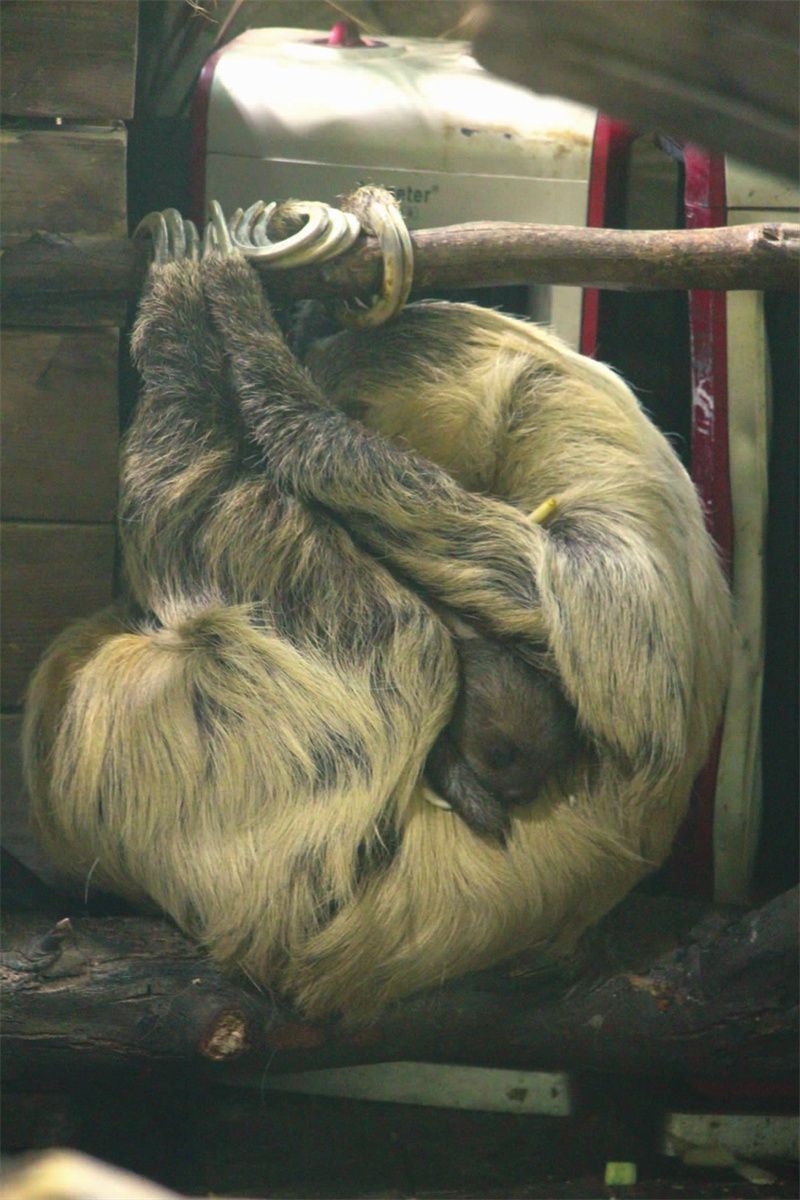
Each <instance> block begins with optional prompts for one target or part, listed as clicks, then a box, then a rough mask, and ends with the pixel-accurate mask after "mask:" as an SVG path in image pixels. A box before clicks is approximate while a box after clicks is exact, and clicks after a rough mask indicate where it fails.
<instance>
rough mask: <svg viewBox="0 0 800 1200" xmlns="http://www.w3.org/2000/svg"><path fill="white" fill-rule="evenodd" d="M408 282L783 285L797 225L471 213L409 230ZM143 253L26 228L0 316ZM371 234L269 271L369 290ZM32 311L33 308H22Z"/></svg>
mask: <svg viewBox="0 0 800 1200" xmlns="http://www.w3.org/2000/svg"><path fill="white" fill-rule="evenodd" d="M411 240H412V242H413V245H414V290H415V291H416V292H419V291H428V290H430V289H433V288H436V289H439V290H446V289H450V288H470V287H489V286H499V285H502V284H524V283H540V284H567V285H573V286H576V287H578V286H581V287H600V288H613V289H627V290H633V291H659V290H672V289H685V288H708V289H712V290H735V289H756V290H760V289H780V290H787V289H794V288H796V287H797V283H798V270H799V268H800V225H789V224H761V225H739V226H731V227H729V228H719V229H695V230H643V231H641V230H636V231H633V230H624V229H582V228H579V227H574V226H559V225H530V224H512V223H509V222H503V221H482V222H477V223H474V224H470V225H449V226H444V227H443V228H440V229H422V230H417V231H416V232H414V233H412V235H411ZM146 264H147V252H146V249H145V248H144V247H142V246H137V245H135V244H134V243H133V242H131V241H128V240H127V239H120V238H107V237H86V236H79V235H76V236H72V235H69V236H67V235H61V234H44V233H39V234H35V235H34V236H32V237H29V238H26V239H24V240H21V241H20V240H16V241H14V242H12V243H11V244H8V245H6V246H5V248H4V249H3V272H2V279H1V280H0V297H2V301H3V304H4V306H5V309H6V320H7V321H8V322H9V323H14V322H17V323H18V322H19V321H20V320H22V319H26V320H35V314H36V312H39V311H46V309H47V307H48V306H50V307H51V308H53V307H55V308H58V307H59V306H60V307H62V308H63V307H64V304H65V301H68V302H69V304H72V305H74V304H76V303H77V304H80V305H84V306H90V307H91V306H92V305H94V310H93V311H94V312H95V315H96V311H97V307H98V306H101V307H102V305H103V304H108V305H116V306H117V307H118V303H119V301H120V300H121V299H125V298H127V299H134V298H135V297H136V296H137V295H138V293H139V290H140V289H141V285H142V281H143V278H144V272H145V269H146ZM381 270H382V267H381V256H380V251H379V249H378V246H377V243H376V241H375V239H374V238H362V239H361V241H360V242H359V243H358V244H357V245H356V246H355V247H354V248H353V249H352V250H351V251H350V252H349V253H348V254H346V255H343V256H342V257H341V258H339V259H336V260H334V261H333V262H330V263H326V264H324V265H323V266H320V267H304V268H298V269H296V270H292V271H282V272H271V273H269V278H270V279H271V280H272V282H273V286H274V287H275V289H276V291H277V292H279V293H280V295H281V296H286V297H289V298H301V297H312V296H313V297H318V298H320V299H325V298H333V297H352V296H354V295H362V296H369V295H371V294H372V293H373V292H375V291H376V290H377V289H378V288H379V286H380V279H381ZM32 314H33V315H32Z"/></svg>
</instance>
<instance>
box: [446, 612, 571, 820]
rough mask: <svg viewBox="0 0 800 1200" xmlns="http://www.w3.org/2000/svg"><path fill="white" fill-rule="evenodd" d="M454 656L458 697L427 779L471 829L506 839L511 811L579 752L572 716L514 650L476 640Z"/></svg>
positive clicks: (553, 688) (546, 680)
mask: <svg viewBox="0 0 800 1200" xmlns="http://www.w3.org/2000/svg"><path fill="white" fill-rule="evenodd" d="M443 619H444V620H445V624H447V625H448V627H451V628H452V622H451V621H450V620H448V619H447V617H443ZM459 625H460V623H459ZM457 628H458V626H457ZM456 648H457V651H458V659H459V680H460V686H459V691H458V695H457V697H456V703H455V707H454V710H453V714H452V716H451V718H450V721H449V722H448V724H447V725H446V726H445V728H444V729H443V730H442V732H441V733H440V734H439V736H438V738H437V739H436V741H435V742H434V744H433V747H432V749H431V752H430V754H429V755H428V759H427V762H426V765H425V777H426V778H427V779H428V780H429V781H430V783H431V784H432V785H433V787H434V789H435V791H436V793H438V795H439V796H440V797H441V798H442V799H443V800H444V801H446V802H447V803H448V804H449V805H450V807H451V808H452V809H453V810H454V811H455V812H457V813H458V814H459V816H460V817H462V819H463V820H464V821H466V823H467V824H468V825H469V826H470V827H471V828H472V829H474V830H476V832H479V833H484V834H486V835H487V836H491V837H497V838H500V839H504V838H505V835H506V833H507V830H508V825H509V820H510V815H509V814H510V809H511V807H512V806H513V805H518V804H531V803H533V802H534V801H535V800H536V799H537V798H538V796H539V795H540V794H541V792H542V789H543V788H544V786H545V784H546V783H547V780H548V779H549V778H550V777H551V776H552V775H553V774H554V773H555V772H558V771H559V770H562V769H563V768H564V767H566V766H567V765H568V764H574V762H575V761H576V758H577V755H578V754H579V753H580V752H581V750H582V749H583V747H582V745H581V740H580V735H579V732H578V729H577V726H576V721H575V710H574V709H573V707H572V706H571V705H570V704H569V703H568V702H567V700H566V698H565V697H564V695H563V694H562V692H561V691H560V689H559V687H558V685H557V683H556V682H555V680H554V679H552V678H551V677H549V676H548V674H547V673H546V672H545V671H544V670H542V669H536V668H534V667H533V666H532V665H531V664H529V663H526V662H524V661H523V660H522V659H521V658H519V656H518V655H516V654H515V653H514V652H513V650H510V649H508V648H506V647H503V646H500V645H498V643H496V642H492V641H490V640H489V639H488V638H483V637H480V636H478V635H466V636H464V635H462V636H460V637H458V638H457V640H456Z"/></svg>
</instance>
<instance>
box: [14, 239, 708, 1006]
mask: <svg viewBox="0 0 800 1200" xmlns="http://www.w3.org/2000/svg"><path fill="white" fill-rule="evenodd" d="M181 241H182V239H181V238H180V237H177V238H176V241H175V246H174V257H175V258H176V259H177V260H178V261H172V262H162V263H159V264H158V265H155V266H154V267H153V268H152V269H151V273H150V279H149V284H148V288H147V292H146V295H145V297H144V298H143V300H142V304H141V307H140V312H139V317H138V321H137V324H136V329H135V332H134V340H133V346H134V354H135V357H136V360H137V363H138V365H139V369H140V371H141V374H142V378H143V385H144V386H143V395H142V398H141V401H140V403H139V406H138V410H137V413H136V416H135V418H134V422H133V426H132V428H131V431H130V433H129V435H128V437H127V439H126V442H125V446H124V451H123V459H122V485H121V486H122V492H121V508H120V537H121V541H122V547H123V552H124V563H125V571H126V579H127V586H128V597H127V598H126V600H125V601H124V602H122V603H120V604H119V605H117V606H115V607H114V608H112V609H111V610H107V611H105V612H104V613H101V614H99V615H98V616H97V617H95V618H92V619H91V620H89V621H87V622H84V623H82V624H81V625H78V626H75V627H73V628H72V629H70V630H68V631H67V632H66V633H65V634H64V635H62V637H61V638H60V639H58V641H57V642H56V643H55V644H54V646H53V647H52V648H51V650H50V651H49V653H48V654H47V656H46V657H45V659H44V661H43V663H42V665H41V666H40V668H39V670H38V672H37V674H36V676H35V678H34V680H33V682H32V685H31V689H30V696H29V701H28V706H27V714H26V723H25V727H26V732H25V747H26V762H27V776H28V781H29V787H30V791H31V796H32V802H33V811H34V815H35V818H36V821H37V824H38V827H39V830H40V832H41V835H42V838H43V840H44V842H45V844H46V846H47V847H48V848H49V850H50V853H51V854H52V856H53V857H54V858H55V860H56V861H57V862H58V863H60V864H61V866H62V867H63V868H64V869H65V870H66V871H67V872H69V873H70V874H72V875H78V876H85V875H86V874H87V872H89V871H90V870H91V871H92V872H93V879H94V880H96V881H97V882H98V883H101V884H102V885H104V886H106V887H108V888H111V889H113V890H116V891H118V892H120V893H122V894H124V895H126V896H129V897H131V898H133V899H134V900H136V901H150V902H155V903H156V904H157V905H158V906H160V907H161V908H162V909H164V910H165V911H166V912H168V913H170V914H171V915H172V916H173V917H174V919H175V920H176V921H177V922H178V924H179V925H181V926H182V927H183V928H184V929H186V930H187V932H189V933H190V934H192V935H193V936H194V937H196V938H197V939H199V940H200V941H201V942H203V943H204V944H205V945H206V946H207V947H208V949H209V951H210V953H211V954H212V955H213V956H214V957H215V958H216V959H218V960H219V961H221V962H222V963H224V964H226V965H228V966H230V967H238V968H241V969H242V970H243V971H244V972H245V973H246V974H247V975H249V976H250V977H252V978H254V979H256V980H259V981H263V982H266V983H268V984H270V985H273V986H276V987H278V988H280V989H281V990H283V991H285V992H286V993H288V994H290V995H291V996H292V997H293V998H294V999H295V1001H296V1002H297V1004H298V1005H299V1006H300V1007H301V1008H302V1009H303V1010H304V1011H305V1012H307V1013H308V1014H309V1015H313V1016H319V1015H323V1014H326V1013H329V1012H331V1011H334V1010H342V1011H343V1012H344V1013H345V1015H346V1016H347V1017H348V1018H349V1019H351V1020H361V1019H366V1018H369V1017H371V1016H372V1015H374V1014H375V1012H376V1011H378V1010H379V1009H380V1007H381V1006H382V1005H383V1004H384V1003H386V1002H387V1001H388V1000H390V999H392V998H394V997H396V996H399V995H402V994H404V993H408V992H410V991H413V990H415V989H417V988H420V987H423V986H425V985H428V984H431V983H435V982H438V981H440V980H442V979H443V978H445V977H447V976H452V975H455V974H457V973H460V972H463V971H465V970H469V969H475V968H478V967H482V966H485V965H488V964H489V963H491V962H494V961H496V960H498V959H500V958H502V957H504V956H507V955H509V954H511V953H513V952H516V951H518V950H520V949H521V948H523V947H526V946H529V945H532V944H540V945H546V946H549V947H552V948H554V949H555V950H565V949H568V948H569V947H570V946H571V945H572V944H573V943H574V941H575V939H576V938H577V937H578V935H579V934H580V933H581V931H582V930H583V929H584V928H585V927H586V925H588V924H589V923H590V922H592V921H594V920H596V919H597V918H598V917H600V916H601V915H602V914H603V913H604V912H605V911H606V910H607V909H608V908H610V907H611V905H613V904H614V903H615V901H617V900H618V899H619V898H620V897H621V896H622V895H623V894H624V893H625V892H626V891H627V890H628V889H629V888H630V887H631V886H632V885H633V884H634V883H635V882H636V881H637V880H638V879H639V878H640V877H641V876H642V875H643V874H644V873H646V872H647V871H648V870H650V869H651V868H653V867H654V866H656V865H657V864H658V863H660V862H661V861H662V859H663V858H664V856H665V855H666V853H667V851H668V849H669V846H670V843H671V840H672V837H673V835H674V833H675V830H676V828H677V826H678V824H679V822H680V820H681V817H682V816H683V813H684V811H685V807H686V802H687V797H688V794H689V790H690V787H691V783H692V780H693V778H694V775H695V773H696V772H697V770H698V769H699V767H700V766H701V765H702V763H703V760H704V758H705V755H706V751H707V749H708V745H709V741H710V737H711V735H712V733H713V730H714V727H715V725H716V723H717V720H718V718H719V714H720V708H721V704H722V698H723V692H724V686H725V674H726V662H727V645H728V621H729V616H728V599H727V593H726V588H725V585H724V582H723V579H722V575H721V572H720V569H719V566H718V563H717V558H716V554H715V551H714V548H713V546H712V544H711V542H710V540H709V538H708V536H707V534H706V532H705V529H704V525H703V519H702V514H701V511H700V506H699V504H698V501H697V498H696V496H695V493H694V490H693V488H692V485H691V483H690V481H689V479H688V477H687V476H686V474H685V472H684V471H683V469H682V467H681V466H680V465H679V463H678V461H677V459H676V457H675V455H674V454H673V452H672V450H671V448H670V447H669V445H668V443H667V442H666V440H665V439H664V438H663V437H662V435H661V434H660V433H659V432H658V431H657V430H656V429H655V428H654V427H653V425H652V424H651V423H650V422H649V421H648V420H647V419H646V418H645V417H644V416H643V414H642V413H641V411H640V409H639V407H638V405H637V403H636V401H635V399H634V397H633V396H632V394H631V393H630V391H629V390H628V389H627V388H626V387H625V386H624V384H623V383H622V382H621V381H620V380H619V379H618V378H617V377H616V376H615V375H614V374H613V373H612V372H611V371H609V370H607V369H606V368H604V367H601V366H598V365H597V364H595V363H593V362H591V361H589V360H586V359H583V358H581V357H579V356H578V355H576V354H574V353H572V352H571V351H569V350H568V349H567V348H565V347H564V346H563V345H562V344H561V343H560V342H558V341H557V340H556V339H555V338H553V337H552V336H550V335H549V334H546V333H544V332H542V331H541V330H539V329H536V328H535V327H533V326H530V325H527V324H525V323H522V322H520V321H516V320H512V319H510V318H508V317H504V316H501V315H499V314H497V313H494V312H487V311H485V310H482V309H478V308H473V307H471V306H469V305H453V306H445V305H422V306H412V307H411V308H409V309H408V310H407V311H406V312H405V313H404V314H403V315H402V316H401V317H400V318H399V319H398V320H397V321H395V322H394V323H392V324H391V326H389V327H386V328H384V329H382V330H380V331H378V332H377V333H376V332H370V333H369V334H364V335H358V334H346V335H342V336H341V337H339V338H336V339H333V340H332V341H331V342H328V343H325V344H324V345H323V346H322V347H320V348H319V349H318V351H317V352H316V353H315V354H313V355H312V367H313V370H314V371H315V372H316V374H317V377H318V379H319V380H320V384H321V386H320V385H318V384H317V383H315V382H314V381H313V379H312V378H311V376H310V375H309V374H308V373H307V372H306V371H305V370H304V369H303V368H302V367H301V366H300V365H299V364H298V362H297V361H296V359H295V357H294V356H293V355H292V353H291V352H290V351H289V349H288V348H287V345H286V343H285V341H284V339H283V336H282V335H281V333H280V331H279V328H278V326H277V324H276V323H275V321H274V319H273V316H272V313H271V311H270V308H269V305H268V303H267V301H266V300H265V298H264V296H263V294H262V290H261V286H260V284H259V281H258V278H257V276H256V275H255V273H254V272H253V271H252V269H251V268H250V267H249V266H248V265H247V264H246V263H245V262H244V261H243V260H242V259H241V258H240V257H239V256H238V255H236V254H229V255H227V256H226V255H223V254H221V253H218V252H217V253H212V254H211V255H210V256H206V257H205V258H203V259H202V260H201V261H193V260H192V256H191V255H189V256H188V257H184V256H183V251H182V249H181ZM343 409H344V410H346V411H343ZM348 413H351V414H357V415H359V416H360V417H361V418H362V420H363V421H365V422H366V424H367V425H368V426H370V427H371V428H367V427H365V425H364V424H361V423H359V422H358V421H356V420H354V419H352V417H351V416H349V415H348ZM397 439H402V440H404V441H405V442H406V443H407V444H410V445H412V446H414V447H416V449H417V450H418V451H419V452H420V453H419V454H418V453H415V452H413V451H411V450H409V449H407V448H405V447H401V446H398V445H397V444H396V440H397ZM423 455H424V456H425V457H422V456H423ZM435 464H438V465H435ZM549 496H555V497H557V508H556V511H555V513H554V515H553V517H552V519H551V520H550V522H549V523H548V524H547V525H546V526H542V525H538V524H535V523H533V522H531V521H530V520H529V519H528V516H527V515H526V514H528V513H530V512H531V511H532V510H533V509H535V508H536V507H537V506H538V505H539V504H540V503H541V502H542V501H543V500H545V499H546V498H547V497H549ZM429 601H430V603H429ZM442 609H444V610H446V611H447V612H449V613H453V614H456V615H457V616H458V617H459V618H463V619H466V620H467V621H468V622H469V623H470V624H471V625H472V626H473V627H475V628H477V629H479V630H480V632H481V634H482V636H483V637H485V638H488V639H489V640H499V641H501V642H502V643H503V644H504V647H505V648H506V649H509V648H510V649H511V650H513V653H514V654H515V655H516V656H518V658H519V660H520V662H529V663H532V664H533V665H534V666H535V668H536V669H537V670H538V669H541V668H543V667H544V668H546V669H547V670H548V671H550V672H552V673H553V678H554V679H556V680H557V684H558V688H559V690H560V691H563V694H564V696H565V697H566V701H567V702H568V703H569V705H570V706H571V707H572V709H573V710H574V712H575V714H576V720H577V725H578V727H579V730H580V735H581V738H582V741H583V743H584V744H585V745H586V746H587V747H588V751H587V753H586V754H581V755H578V756H577V758H576V761H575V762H574V763H572V764H571V765H570V766H569V767H567V768H565V769H564V770H562V771H561V772H559V773H558V775H557V776H554V777H552V778H551V779H550V781H549V783H547V784H546V785H545V787H544V789H543V791H542V793H541V796H540V798H539V801H538V803H537V804H536V805H534V806H530V805H529V806H522V807H519V808H515V809H513V810H512V813H511V816H510V821H509V827H508V832H507V836H506V838H505V840H504V841H503V840H502V839H494V838H487V837H485V836H480V835H479V834H477V833H476V832H475V831H474V830H473V829H471V828H470V827H469V825H468V824H467V823H465V822H464V821H462V820H461V819H460V818H459V816H458V815H457V814H456V813H446V812H442V811H440V810H438V809H437V808H435V807H433V806H432V805H430V804H429V803H427V800H426V798H425V784H424V781H423V773H424V770H425V765H426V760H427V758H428V755H429V753H430V751H431V748H432V746H433V745H434V743H435V742H436V739H437V737H438V735H439V734H440V733H441V731H442V729H443V728H444V727H445V726H446V725H447V723H448V720H449V719H450V717H451V713H452V710H453V706H454V703H455V700H456V696H457V689H458V670H457V655H456V651H455V649H454V645H453V639H452V637H451V635H450V633H449V632H448V629H447V627H446V626H445V624H444V623H443V622H442V620H441V619H440V617H439V616H438V615H437V612H439V611H441V610H442ZM543 655H544V656H545V658H546V662H543ZM513 700H514V698H513V697H511V701H512V703H513Z"/></svg>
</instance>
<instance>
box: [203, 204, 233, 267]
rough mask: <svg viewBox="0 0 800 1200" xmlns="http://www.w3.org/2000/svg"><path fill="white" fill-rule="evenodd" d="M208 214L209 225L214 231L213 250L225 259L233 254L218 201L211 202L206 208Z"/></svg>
mask: <svg viewBox="0 0 800 1200" xmlns="http://www.w3.org/2000/svg"><path fill="white" fill-rule="evenodd" d="M208 213H209V217H210V222H209V224H210V225H211V228H212V229H213V231H214V232H213V238H214V249H215V250H216V252H217V253H218V254H221V255H223V256H224V257H225V258H227V257H228V256H229V255H231V254H233V241H232V240H231V234H230V230H229V229H228V222H227V221H226V220H225V214H224V213H223V211H222V205H221V204H220V202H219V200H212V201H211V203H210V204H209V206H208ZM206 231H207V230H206Z"/></svg>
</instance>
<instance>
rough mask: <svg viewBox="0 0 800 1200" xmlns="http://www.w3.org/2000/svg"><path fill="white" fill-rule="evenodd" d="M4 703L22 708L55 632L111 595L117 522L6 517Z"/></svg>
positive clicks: (4, 557)
mask: <svg viewBox="0 0 800 1200" xmlns="http://www.w3.org/2000/svg"><path fill="white" fill-rule="evenodd" d="M2 543H3V578H2V610H3V637H2V646H3V678H2V691H0V697H1V698H2V707H3V708H4V709H10V708H18V707H19V706H20V705H21V703H22V698H23V694H24V691H25V685H26V683H27V681H28V676H29V675H30V673H31V671H32V670H33V668H34V666H35V665H36V663H37V661H38V660H39V658H40V657H41V655H42V653H43V652H44V650H45V648H46V646H47V645H48V644H49V643H50V642H51V641H52V639H53V638H54V637H55V635H56V634H57V633H58V632H59V631H60V630H61V629H63V628H64V626H65V625H67V624H69V622H70V621H74V620H76V619H77V618H78V617H85V616H88V615H89V613H91V612H94V611H95V609H98V608H102V607H103V605H104V604H108V603H109V602H110V600H111V591H112V583H113V574H114V526H113V525H59V524H37V523H34V522H30V523H21V524H17V523H14V522H4V523H3V527H2Z"/></svg>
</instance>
